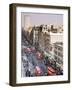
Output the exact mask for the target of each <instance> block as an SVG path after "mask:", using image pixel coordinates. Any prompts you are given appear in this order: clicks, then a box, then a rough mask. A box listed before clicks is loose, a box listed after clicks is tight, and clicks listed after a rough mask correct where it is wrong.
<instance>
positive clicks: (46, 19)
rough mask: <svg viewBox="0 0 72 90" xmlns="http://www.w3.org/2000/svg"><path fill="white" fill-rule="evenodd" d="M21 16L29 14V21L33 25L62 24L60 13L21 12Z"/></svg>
mask: <svg viewBox="0 0 72 90" xmlns="http://www.w3.org/2000/svg"><path fill="white" fill-rule="evenodd" d="M22 14H23V16H26V15H28V16H30V23H31V25H32V26H34V25H41V24H45V25H51V24H53V25H63V15H62V14H51V13H22Z"/></svg>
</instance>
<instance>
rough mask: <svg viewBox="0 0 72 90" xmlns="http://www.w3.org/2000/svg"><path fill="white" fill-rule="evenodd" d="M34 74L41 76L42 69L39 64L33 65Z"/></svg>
mask: <svg viewBox="0 0 72 90" xmlns="http://www.w3.org/2000/svg"><path fill="white" fill-rule="evenodd" d="M35 75H36V76H41V75H42V70H41V68H40V67H39V66H36V67H35Z"/></svg>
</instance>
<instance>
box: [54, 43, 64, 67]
mask: <svg viewBox="0 0 72 90" xmlns="http://www.w3.org/2000/svg"><path fill="white" fill-rule="evenodd" d="M54 59H55V61H56V62H57V64H58V65H59V66H60V67H61V68H62V67H63V42H56V43H54Z"/></svg>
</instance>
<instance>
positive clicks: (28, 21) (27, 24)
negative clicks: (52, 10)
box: [24, 15, 31, 30]
mask: <svg viewBox="0 0 72 90" xmlns="http://www.w3.org/2000/svg"><path fill="white" fill-rule="evenodd" d="M30 26H31V17H30V15H24V29H25V30H28V28H29V27H30Z"/></svg>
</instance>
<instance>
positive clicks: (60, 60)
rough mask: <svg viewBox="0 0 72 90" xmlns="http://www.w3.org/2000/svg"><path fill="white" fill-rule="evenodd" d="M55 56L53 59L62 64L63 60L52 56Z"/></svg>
mask: <svg viewBox="0 0 72 90" xmlns="http://www.w3.org/2000/svg"><path fill="white" fill-rule="evenodd" d="M54 57H55V60H56V61H57V62H58V63H59V64H63V60H62V59H60V58H59V57H57V56H54Z"/></svg>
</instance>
